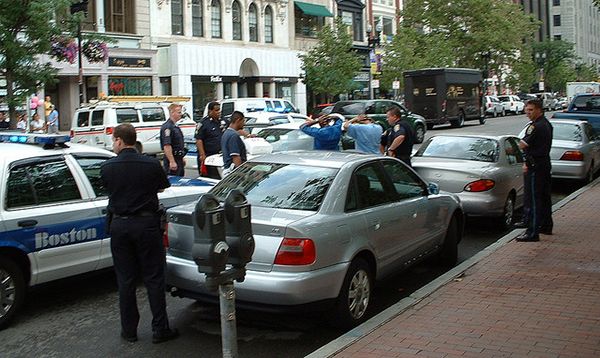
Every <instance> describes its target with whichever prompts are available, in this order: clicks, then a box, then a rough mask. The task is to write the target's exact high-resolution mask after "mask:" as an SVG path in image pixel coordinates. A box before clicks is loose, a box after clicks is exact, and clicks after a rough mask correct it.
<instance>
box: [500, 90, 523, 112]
mask: <svg viewBox="0 0 600 358" xmlns="http://www.w3.org/2000/svg"><path fill="white" fill-rule="evenodd" d="M498 100H499V101H500V102H502V105H503V106H504V111H505V112H510V113H514V114H521V113H523V110H524V109H525V103H524V102H523V101H521V99H520V98H519V97H517V96H515V95H514V94H511V95H503V96H498Z"/></svg>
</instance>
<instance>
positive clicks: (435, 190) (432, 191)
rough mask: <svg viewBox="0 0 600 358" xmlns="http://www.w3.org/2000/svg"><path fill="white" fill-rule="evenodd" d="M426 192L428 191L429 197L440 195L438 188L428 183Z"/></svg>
mask: <svg viewBox="0 0 600 358" xmlns="http://www.w3.org/2000/svg"><path fill="white" fill-rule="evenodd" d="M427 190H429V194H430V195H438V194H439V193H440V187H439V185H437V184H436V183H428V184H427Z"/></svg>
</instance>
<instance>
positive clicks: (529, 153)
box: [516, 98, 553, 241]
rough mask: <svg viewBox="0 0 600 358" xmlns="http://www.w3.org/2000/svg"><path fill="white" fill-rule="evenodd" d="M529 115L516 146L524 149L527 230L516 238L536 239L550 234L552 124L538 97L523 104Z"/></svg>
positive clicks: (551, 223)
mask: <svg viewBox="0 0 600 358" xmlns="http://www.w3.org/2000/svg"><path fill="white" fill-rule="evenodd" d="M525 114H526V115H527V118H529V119H530V121H531V122H529V125H528V126H527V129H526V130H525V136H524V137H523V139H521V141H520V142H519V147H520V148H521V149H523V151H524V152H525V163H524V164H523V173H524V175H523V178H524V180H525V183H524V184H525V201H526V202H525V208H526V210H525V214H526V215H527V217H526V218H525V219H524V221H525V222H526V223H527V224H528V227H527V230H525V232H524V233H522V234H521V235H519V236H518V237H517V239H516V240H517V241H539V234H540V233H541V234H548V235H551V234H552V228H553V221H552V200H551V197H550V192H551V188H550V181H551V178H552V177H551V169H552V166H551V163H550V147H551V146H552V125H551V124H550V122H548V120H547V119H546V117H545V116H544V110H543V106H542V101H541V100H540V99H537V98H536V99H532V100H529V101H527V104H526V105H525Z"/></svg>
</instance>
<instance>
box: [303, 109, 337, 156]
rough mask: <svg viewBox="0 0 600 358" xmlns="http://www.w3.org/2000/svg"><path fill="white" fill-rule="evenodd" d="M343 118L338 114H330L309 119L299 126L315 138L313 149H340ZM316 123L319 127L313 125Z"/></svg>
mask: <svg viewBox="0 0 600 358" xmlns="http://www.w3.org/2000/svg"><path fill="white" fill-rule="evenodd" d="M343 118H344V117H343V116H342V115H340V114H330V115H326V116H321V117H319V118H317V119H309V120H307V121H306V122H304V123H303V124H302V125H301V126H300V130H301V131H302V132H303V133H305V134H308V135H309V136H311V137H313V138H314V139H315V142H314V146H313V148H314V149H316V150H340V138H342V121H343ZM332 120H333V124H332V123H331V121H332ZM317 123H318V124H319V128H316V127H313V126H314V125H315V124H317Z"/></svg>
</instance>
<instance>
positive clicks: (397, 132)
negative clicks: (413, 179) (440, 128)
mask: <svg viewBox="0 0 600 358" xmlns="http://www.w3.org/2000/svg"><path fill="white" fill-rule="evenodd" d="M386 116H387V122H388V124H389V125H390V128H388V129H387V130H386V131H385V132H384V133H383V135H382V136H381V146H380V153H382V154H385V155H387V156H390V157H394V158H398V159H400V160H401V161H403V162H404V163H405V164H406V165H408V166H409V167H412V165H411V162H410V155H411V154H412V148H413V144H414V142H415V133H414V132H413V129H412V128H411V126H410V124H408V123H407V122H406V121H405V120H403V119H402V112H400V109H399V108H397V107H391V108H390V109H388V110H387V112H386Z"/></svg>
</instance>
